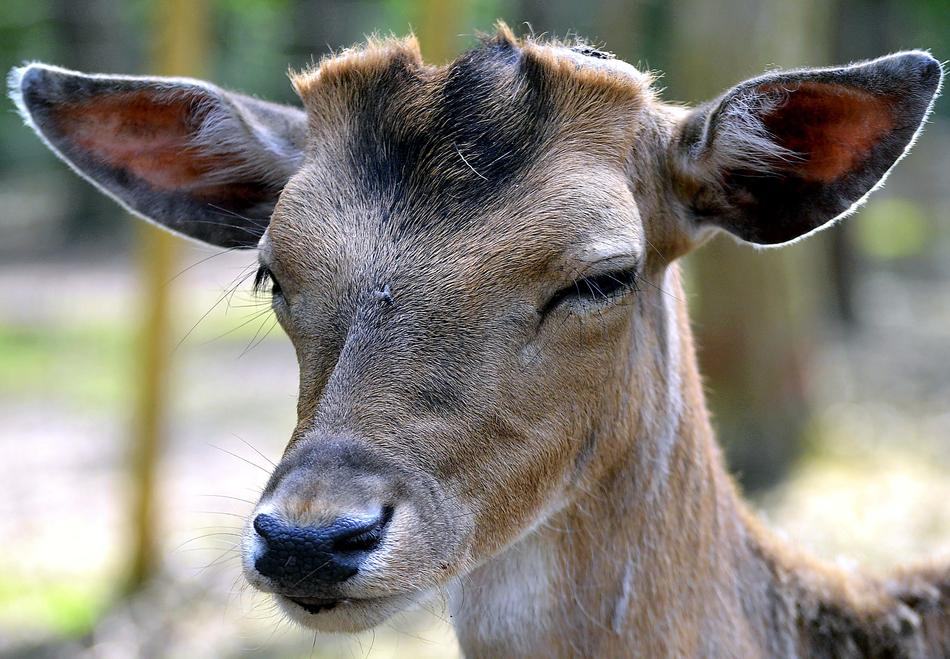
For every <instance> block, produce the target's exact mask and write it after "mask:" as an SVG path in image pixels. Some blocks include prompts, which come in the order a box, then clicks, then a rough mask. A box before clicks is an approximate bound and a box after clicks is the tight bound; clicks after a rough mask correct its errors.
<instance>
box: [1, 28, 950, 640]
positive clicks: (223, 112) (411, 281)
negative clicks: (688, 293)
mask: <svg viewBox="0 0 950 659" xmlns="http://www.w3.org/2000/svg"><path fill="white" fill-rule="evenodd" d="M942 75H943V72H942V68H941V66H940V65H939V64H938V62H937V61H936V60H935V59H934V58H932V57H931V56H930V55H929V54H927V53H925V52H917V51H915V52H903V53H898V54H895V55H890V56H887V57H882V58H880V59H877V60H874V61H869V62H863V63H859V64H854V65H851V66H844V67H839V68H824V69H811V70H794V71H776V72H771V73H768V74H766V75H763V76H761V77H758V78H754V79H751V80H748V81H746V82H743V83H741V84H739V85H738V86H736V87H734V88H733V89H731V90H729V91H727V92H726V93H725V94H723V95H722V96H721V97H719V98H718V99H716V100H714V101H712V102H710V103H707V104H705V105H702V106H699V107H697V108H695V109H688V108H685V107H682V106H678V105H670V104H665V103H663V102H661V101H660V100H659V98H658V94H657V92H656V91H655V90H654V88H653V87H652V86H651V78H650V76H649V75H647V74H644V73H641V72H639V71H637V70H636V69H634V68H633V67H631V66H629V65H628V64H625V63H623V62H621V61H618V60H616V59H613V58H612V57H611V56H610V55H609V54H606V53H602V52H599V51H597V50H594V49H592V48H589V47H585V46H583V45H578V44H564V43H558V42H553V41H552V42H543V41H540V40H536V39H533V38H526V39H519V38H516V37H515V36H514V35H513V34H512V33H511V32H510V31H509V30H508V29H507V28H505V27H504V26H502V27H500V28H499V30H498V32H497V34H496V35H494V36H492V37H487V38H485V39H484V40H483V42H482V43H481V45H480V46H478V47H476V48H474V49H473V50H471V51H470V52H468V53H466V54H464V55H462V56H461V57H459V58H458V59H457V60H455V61H454V62H452V63H450V64H448V65H446V66H441V67H437V66H430V65H427V64H425V63H424V62H423V61H422V58H421V57H420V54H419V49H418V47H417V44H416V42H415V40H414V39H413V38H411V37H410V38H407V39H403V40H398V39H382V40H370V41H369V42H368V43H367V44H366V45H365V46H364V47H361V48H356V49H352V50H347V51H344V52H342V53H340V54H338V55H336V56H333V57H329V58H327V59H325V60H324V61H322V62H321V63H320V64H319V65H318V66H316V67H314V68H312V69H310V70H306V71H303V72H300V73H297V74H295V75H293V76H292V81H293V85H294V88H295V89H296V92H297V94H298V95H299V97H300V99H301V101H302V104H303V109H297V108H292V107H284V106H279V105H275V104H271V103H268V102H265V101H261V100H258V99H255V98H251V97H248V96H244V95H240V94H236V93H232V92H229V91H225V90H222V89H220V88H218V87H215V86H213V85H211V84H208V83H205V82H200V81H197V80H190V79H177V78H176V79H172V78H144V77H125V76H107V75H86V74H82V73H77V72H73V71H67V70H64V69H61V68H56V67H53V66H47V65H44V64H30V65H28V66H25V67H23V68H19V69H16V70H14V71H13V72H12V74H11V78H10V82H11V90H12V96H13V98H14V100H15V101H16V103H17V105H18V107H19V109H20V111H21V113H22V115H23V117H24V119H25V120H26V122H27V123H28V124H29V125H30V126H31V127H32V128H33V129H34V130H35V131H36V132H37V133H38V134H39V135H40V137H41V138H42V139H43V140H44V141H45V142H46V144H47V145H48V146H49V147H50V148H51V149H52V150H53V151H55V152H56V154H57V155H59V157H61V158H62V159H63V160H65V161H66V162H67V163H68V164H69V165H70V166H71V167H72V168H73V169H75V170H76V172H77V173H78V174H80V175H81V176H83V177H85V178H87V179H88V180H89V181H90V182H92V183H93V184H94V185H96V186H98V187H99V188H100V189H101V190H102V191H103V192H105V193H106V194H108V195H110V196H111V197H113V198H114V199H116V200H117V201H118V202H119V203H120V204H122V205H123V206H124V207H125V208H127V209H128V210H129V211H131V212H133V213H135V214H136V215H139V216H141V217H143V218H145V219H147V220H149V221H152V222H156V223H158V224H160V225H162V226H164V227H166V228H167V229H169V230H171V231H173V232H176V233H178V234H181V235H183V236H186V237H190V238H193V239H197V240H200V241H204V242H207V243H211V244H214V245H218V246H223V247H237V248H248V249H255V248H256V250H257V254H258V258H259V260H260V270H259V273H258V278H257V284H258V286H260V287H264V288H269V290H270V293H271V294H272V298H273V309H274V312H275V313H276V315H277V318H278V319H279V321H280V323H281V325H282V326H283V328H284V329H285V330H286V333H287V334H288V336H289V337H290V339H291V341H292V342H293V345H294V347H295V348H296V352H297V357H298V362H299V366H300V383H299V402H298V422H297V426H296V429H295V431H294V433H293V435H292V437H291V438H290V441H289V444H288V445H287V448H286V450H285V452H284V455H283V457H282V458H281V460H280V463H279V465H278V466H277V467H276V469H275V470H274V472H273V474H272V476H271V478H270V480H269V482H268V484H267V486H266V488H265V490H264V492H263V494H262V496H261V499H260V502H259V504H258V505H257V507H256V509H255V510H254V512H253V514H252V515H251V518H250V519H249V522H248V525H247V528H246V530H245V533H244V539H243V563H244V572H245V575H246V577H247V579H248V581H249V582H250V583H251V584H253V585H254V586H255V587H256V588H258V589H260V590H262V591H264V592H266V593H272V594H273V597H274V598H275V599H276V601H277V602H278V603H279V605H280V607H281V608H282V609H283V611H285V612H286V614H287V615H288V616H290V617H291V618H293V619H294V620H296V621H297V622H299V623H300V624H301V625H304V626H306V627H309V628H311V629H314V630H319V631H325V632H355V631H359V630H363V629H367V628H370V627H372V626H374V625H378V624H380V623H381V622H383V621H385V620H386V619H387V618H389V617H390V616H391V615H393V614H394V613H396V612H398V611H400V610H402V609H404V608H406V607H409V606H411V605H413V604H416V603H418V602H420V601H421V600H423V599H425V598H427V597H430V596H432V595H433V594H437V593H439V592H442V593H443V594H445V595H446V596H447V598H448V600H449V605H450V611H451V615H452V619H453V622H454V626H455V629H456V632H457V635H458V638H459V641H460V644H461V646H462V648H463V650H464V652H465V653H466V655H468V656H472V657H515V656H538V657H553V656H564V657H566V656H590V657H633V656H636V657H743V658H746V657H857V656H871V657H948V656H950V568H948V567H937V566H928V567H921V568H917V569H913V570H911V569H907V570H904V571H900V572H897V573H895V574H893V575H891V576H889V577H888V578H880V579H879V578H875V577H871V576H867V575H863V574H858V573H846V572H843V571H841V570H839V569H838V568H835V567H831V566H828V565H823V564H820V563H818V562H817V561H815V560H813V559H810V558H808V557H806V556H803V555H801V554H800V553H799V552H798V551H796V550H794V549H793V548H790V547H786V546H784V545H783V544H782V543H781V542H779V541H778V540H776V538H775V536H774V535H773V534H772V533H770V532H769V531H768V530H766V529H765V528H764V527H763V526H762V525H760V523H759V522H757V521H756V519H755V518H754V516H753V515H752V514H750V512H749V510H748V508H747V506H746V505H745V504H744V503H743V502H742V500H741V498H740V496H739V495H738V494H737V490H736V487H735V486H734V484H733V481H732V480H731V478H730V477H729V475H728V474H727V471H726V469H725V467H724V465H723V459H722V456H721V453H720V450H719V447H718V446H717V443H716V441H715V439H714V437H713V433H712V431H711V428H710V421H709V415H708V413H707V410H706V406H705V403H704V399H703V390H702V385H701V383H700V377H699V374H698V372H697V366H696V359H695V355H694V347H693V342H692V338H691V334H690V327H689V322H688V320H687V315H686V308H685V306H684V303H683V299H684V296H683V290H682V285H681V277H680V274H679V270H678V267H677V265H676V260H677V258H678V257H680V256H682V255H684V254H685V253H687V252H688V251H690V250H691V249H693V248H695V247H697V246H699V245H700V244H701V243H702V242H703V241H704V240H705V239H706V237H707V236H708V235H710V233H712V232H714V231H717V230H721V231H726V232H729V233H731V234H732V235H733V236H735V237H736V238H737V239H739V240H741V241H746V242H749V243H753V244H756V245H778V244H783V243H788V242H792V241H795V240H797V239H799V238H802V237H803V236H806V235H808V234H810V233H812V232H814V231H817V230H818V229H821V228H823V227H826V226H829V225H830V224H832V223H833V222H834V221H836V220H838V219H839V218H841V217H843V216H845V215H847V214H848V213H850V212H851V211H853V210H854V208H855V207H856V206H857V205H858V204H860V203H861V202H862V201H863V200H864V198H865V197H866V196H867V195H868V194H869V193H870V192H871V191H872V190H873V189H874V188H875V187H877V186H878V185H879V184H880V183H881V181H883V180H884V178H885V177H886V176H887V173H888V171H889V170H890V169H891V167H892V166H893V165H894V164H895V163H896V162H897V161H898V160H900V158H901V157H903V155H904V154H905V153H906V152H907V150H908V149H909V147H910V146H911V144H912V143H913V142H914V139H915V138H916V136H917V135H918V133H919V131H920V129H921V125H922V123H923V122H924V120H925V118H926V116H927V114H928V112H929V110H930V108H931V106H932V104H933V100H934V98H935V96H936V94H937V92H938V90H939V88H940V84H941V80H942ZM237 218H240V219H237Z"/></svg>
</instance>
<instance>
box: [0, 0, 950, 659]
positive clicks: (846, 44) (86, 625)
mask: <svg viewBox="0 0 950 659" xmlns="http://www.w3.org/2000/svg"><path fill="white" fill-rule="evenodd" d="M497 18H502V19H504V20H505V21H507V22H508V23H509V24H510V25H511V26H512V27H514V28H515V30H516V31H518V32H522V33H525V32H529V31H533V32H535V33H536V34H550V35H554V36H560V37H564V36H568V35H573V34H578V35H582V36H585V37H588V38H589V39H590V40H591V42H592V43H593V44H595V45H597V46H601V47H603V48H605V49H607V50H610V51H612V52H615V53H616V54H617V55H618V56H619V57H622V58H624V59H626V60H628V61H630V62H632V63H635V64H638V65H639V66H640V67H641V68H644V69H650V70H655V71H661V72H663V76H662V77H661V78H660V81H659V83H658V84H659V85H660V86H661V87H663V88H664V89H665V92H664V96H665V97H666V98H667V99H668V100H679V101H688V102H698V101H701V100H703V99H706V98H709V97H712V96H714V95H716V94H718V93H719V92H720V91H722V90H723V89H725V88H726V87H727V86H729V85H731V84H734V83H735V82H737V81H739V80H741V79H743V78H746V77H749V76H752V75H756V74H758V73H760V72H762V71H763V70H765V69H767V68H769V67H775V66H781V67H793V66H803V65H816V66H817V65H826V64H831V63H840V62H847V61H849V60H855V59H861V58H869V57H874V56H878V55H881V54H884V53H887V52H890V51H894V50H898V49H901V48H929V49H931V50H932V51H933V53H934V55H935V56H936V57H938V58H947V57H950V2H948V0H798V1H797V2H787V1H785V0H758V1H753V0H717V1H716V2H710V1H708V0H609V1H608V0H588V1H586V2H583V3H578V2H569V1H567V0H560V1H554V0H518V1H512V2H501V1H500V0H468V1H465V0H431V1H421V0H420V1H418V2H413V1H410V0H3V3H2V4H0V65H2V67H3V68H4V70H6V69H8V68H9V67H10V66H13V65H17V64H20V63H22V62H23V61H25V60H43V61H48V62H53V63H56V64H59V65H62V66H65V67H69V68H74V69H81V70H89V71H104V72H118V73H138V74H145V73H165V74H176V75H193V76H200V77H207V78H209V79H211V80H213V81H215V82H217V83H219V84H221V85H223V86H227V87H231V88H235V89H239V90H242V91H245V92H249V93H252V94H255V95H258V96H261V97H266V98H269V99H273V100H277V101H284V102H288V103H293V102H294V101H295V99H294V96H293V93H292V90H291V88H290V85H289V84H288V80H287V77H286V75H285V72H286V70H287V67H288V66H293V67H301V66H304V65H307V64H308V63H310V62H312V61H315V60H319V58H320V57H321V56H322V55H324V54H325V53H327V52H330V51H331V50H334V49H339V48H341V47H345V46H348V45H351V44H353V43H355V42H358V41H360V40H361V39H362V38H363V36H364V35H365V34H368V33H371V32H379V33H388V32H390V31H391V32H395V33H397V34H402V33H405V32H407V31H409V30H410V29H413V30H414V31H415V32H416V33H417V35H418V36H419V38H420V40H421V43H422V49H423V52H424V53H425V55H426V57H427V58H428V59H429V60H430V61H435V62H439V61H445V60H447V59H448V58H450V57H451V56H453V55H455V54H457V53H458V52H460V51H461V50H464V49H465V48H468V47H471V46H472V45H473V44H474V36H473V35H474V34H475V32H476V31H478V30H481V31H489V30H491V28H492V23H493V21H494V20H495V19H497ZM4 102H5V103H6V105H4V108H3V109H4V111H3V112H2V113H0V418H2V419H3V423H2V425H0V566H2V568H0V655H2V656H5V657H74V656H83V657H133V656H136V657H250V656H256V657H337V656H343V657H348V656H354V657H414V658H416V657H452V656H456V655H457V653H458V650H457V647H456V644H455V641H454V639H453V637H452V633H451V630H450V628H449V627H448V625H447V623H446V618H447V614H446V612H445V610H444V607H443V604H442V603H441V602H434V603H432V604H431V605H429V606H427V607H425V609H424V610H422V611H418V612H415V613H409V614H406V615H404V616H402V617H401V618H400V619H397V620H396V621H393V622H391V623H390V624H387V625H386V626H384V627H382V628H380V629H379V630H377V631H375V632H370V633H367V634H363V635H361V636H359V637H356V638H325V637H319V638H315V637H314V636H313V635H312V634H308V633H306V632H304V631H301V630H299V629H296V628H292V627H290V626H289V625H288V624H287V623H285V622H282V621H281V619H280V617H279V615H278V614H277V613H276V612H275V611H274V610H273V608H272V607H271V605H270V604H269V603H268V602H267V600H266V599H264V598H262V597H260V596H256V595H254V594H253V593H250V592H248V591H246V590H245V589H244V588H243V584H242V579H241V576H240V568H239V561H238V557H237V552H236V550H235V542H236V540H237V536H236V535H235V533H236V529H239V528H240V526H241V523H242V517H243V515H244V513H246V512H247V511H248V510H249V509H250V508H251V506H252V502H253V501H254V500H255V499H256V497H257V493H258V492H259V491H260V488H261V487H262V486H263V484H264V481H265V479H266V477H267V473H268V471H269V469H270V464H269V462H270V461H276V460H277V458H278V457H279V455H280V453H281V450H282V448H283V445H284V442H285V441H286V439H287V437H288V436H289V433H290V430H291V428H292V426H293V423H294V399H295V393H296V365H295V360H294V356H293V351H292V349H291V346H290V344H289V342H288V341H287V339H286V337H285V336H283V334H282V332H281V330H280V329H279V327H275V322H274V320H273V318H272V316H271V315H270V313H269V311H267V306H266V304H262V303H263V302H264V301H263V300H261V299H256V298H254V297H253V296H252V295H251V293H250V285H249V282H248V281H247V279H246V277H247V275H248V274H249V273H250V272H251V270H250V269H249V268H251V267H252V264H253V262H254V256H253V254H250V253H233V252H232V253H221V252H220V251H218V250H214V249H211V248H201V247H198V246H195V245H191V244H184V243H183V242H178V241H175V240H168V239H165V238H162V237H160V236H159V235H157V234H156V232H154V231H153V230H152V229H150V228H148V227H146V226H145V225H144V223H141V222H137V221H133V220H132V219H130V218H129V217H128V216H127V214H125V213H124V212H122V211H121V210H120V209H119V207H118V206H116V205H115V204H113V203H112V202H110V201H108V200H107V199H106V198H104V197H102V196H101V195H100V194H99V193H97V192H96V191H94V190H93V188H92V187H91V186H89V185H88V184H86V183H84V182H82V181H81V180H80V179H79V178H78V177H76V176H75V175H73V174H72V173H71V172H70V171H69V170H68V169H67V167H66V166H65V165H63V164H62V163H60V162H58V161H56V160H55V159H54V157H53V156H52V155H51V154H50V153H49V152H48V151H47V150H46V149H45V148H44V147H43V146H42V145H41V143H40V141H39V140H38V139H36V137H35V136H34V135H33V134H32V133H31V132H30V131H29V130H28V129H26V128H25V127H23V125H22V122H21V121H20V119H19V118H18V117H17V115H16V114H15V112H14V110H13V107H12V104H11V103H9V102H7V101H4ZM948 216H950V100H948V99H947V98H944V99H943V100H941V101H938V103H937V106H936V112H935V115H934V116H933V117H932V118H931V121H930V126H929V127H928V128H927V131H926V133H925V134H924V136H923V138H922V139H921V140H920V143H919V144H918V145H917V146H916V148H915V150H914V152H913V153H912V154H911V155H910V156H909V157H908V158H907V159H906V160H905V161H904V162H903V163H902V164H901V165H900V166H899V167H898V168H897V170H896V171H895V172H894V174H893V175H892V177H891V178H890V181H889V183H888V185H887V187H886V188H885V189H883V190H881V191H879V192H878V193H876V195H875V196H873V197H872V199H871V200H870V202H869V203H868V204H867V205H866V206H865V207H864V208H863V209H862V210H861V211H860V212H858V213H857V214H856V215H855V216H853V217H852V218H850V219H849V220H848V221H847V222H846V223H844V224H841V225H839V226H837V227H835V228H834V229H831V230H828V231H825V232H824V233H822V234H820V235H819V236H817V237H815V238H813V239H812V240H810V241H808V242H807V243H805V244H800V245H796V246H794V247H791V248H789V249H786V250H784V251H764V252H755V251H752V250H751V249H748V248H742V247H739V246H737V245H735V244H733V243H732V242H731V241H729V240H725V239H721V240H716V241H714V242H713V243H712V244H710V245H708V246H707V247H706V248H704V250H703V251H702V252H700V253H698V254H696V255H693V256H690V257H689V258H688V259H687V268H688V278H689V297H690V300H689V301H690V305H691V307H692V309H693V318H694V322H695V326H696V331H697V334H698V339H699V344H700V346H701V349H702V353H701V359H702V362H703V370H704V372H705V374H706V384H707V389H708V391H709V394H710V404H711V407H712V409H713V412H714V415H715V422H716V425H717V427H718V429H719V431H720V436H721V437H722V439H723V441H724V443H725V444H726V446H727V450H728V455H729V460H730V468H731V469H732V470H733V472H734V473H736V474H737V477H738V478H739V479H740V481H741V482H742V484H743V486H744V488H745V490H746V491H747V492H748V493H749V494H750V496H751V497H752V498H753V501H754V503H755V505H756V506H757V507H758V508H759V509H760V510H761V511H762V513H763V515H764V516H765V517H766V518H767V519H769V521H770V522H771V523H772V524H773V525H774V526H776V527H779V528H781V529H782V532H783V533H784V534H785V535H787V536H788V537H789V538H790V539H791V540H792V541H793V542H796V543H798V544H800V545H803V546H805V547H807V548H809V549H811V550H812V551H814V552H816V553H818V554H819V555H821V556H823V557H825V558H828V559H839V557H841V556H847V559H841V560H856V561H860V562H862V563H866V564H869V565H871V566H872V567H875V568H881V569H883V568H886V567H887V566H889V565H892V564H894V563H896V562H898V561H901V562H903V561H909V560H914V559H921V558H924V557H927V556H930V555H933V554H934V553H935V552H940V551H944V552H945V553H946V551H947V549H948V548H950V503H948V502H950V217H948Z"/></svg>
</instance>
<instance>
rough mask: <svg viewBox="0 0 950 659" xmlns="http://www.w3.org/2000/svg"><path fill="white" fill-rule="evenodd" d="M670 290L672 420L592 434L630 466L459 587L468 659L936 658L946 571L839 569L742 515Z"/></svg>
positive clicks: (608, 472)
mask: <svg viewBox="0 0 950 659" xmlns="http://www.w3.org/2000/svg"><path fill="white" fill-rule="evenodd" d="M666 286H667V288H666V290H667V292H668V293H670V296H669V299H670V300H674V302H668V303H667V304H669V305H670V306H671V307H674V308H672V309H669V310H670V311H671V312H672V313H670V314H668V316H667V317H669V318H675V321H674V322H673V323H672V324H671V326H670V327H668V328H666V330H667V331H666V332H665V336H666V337H667V338H668V340H669V341H670V344H668V345H667V346H666V350H665V351H663V350H661V351H660V352H665V353H666V354H667V355H671V356H675V357H677V359H675V361H673V362H671V364H672V367H671V368H668V369H666V374H665V377H663V378H661V379H662V380H665V381H666V382H667V384H675V385H678V388H676V389H673V388H668V389H667V390H666V394H667V395H665V396H661V397H660V399H659V400H656V401H653V405H652V407H654V410H653V414H656V413H657V412H659V411H662V412H665V413H666V415H667V416H665V417H663V416H660V415H657V416H653V418H650V416H652V415H651V414H650V413H647V414H646V415H644V414H642V413H641V414H633V415H631V416H629V417H628V418H626V422H625V423H620V424H617V426H616V428H615V429H614V430H615V434H614V435H613V436H604V437H601V438H600V439H599V440H598V441H599V442H605V441H606V442H614V443H617V444H619V445H621V446H623V447H625V450H623V451H622V454H623V455H625V456H626V458H627V459H626V460H625V461H622V462H621V463H620V464H613V465H610V466H609V467H607V466H601V467H600V468H599V469H598V468H597V465H596V464H595V465H592V466H591V468H590V469H589V473H592V474H596V476H594V480H593V482H591V480H589V479H581V483H580V484H579V485H578V486H577V487H576V488H575V496H573V497H571V498H570V501H569V503H567V504H566V505H565V506H564V507H563V508H562V509H561V510H560V511H558V512H557V513H555V514H554V515H552V517H551V518H549V519H548V520H547V521H546V522H545V523H544V524H542V525H540V526H539V527H538V528H536V529H533V530H532V531H531V532H530V533H529V534H527V536H525V537H524V538H522V539H521V540H520V541H519V542H518V543H516V544H515V545H514V546H513V547H511V548H510V549H508V550H507V551H505V552H504V553H502V554H501V555H499V556H497V557H496V558H494V559H493V560H491V561H489V562H488V563H486V564H485V565H483V566H481V567H480V568H478V569H477V570H475V571H474V572H473V573H471V574H469V575H468V576H466V577H465V578H464V580H463V581H462V582H461V583H459V584H457V585H456V586H455V588H454V590H453V592H452V611H453V623H454V625H455V628H456V632H457V634H458V637H459V641H460V643H461V645H462V648H463V650H464V651H465V654H466V656H469V657H498V656H506V657H515V656H537V657H551V656H561V657H566V656H599V657H651V658H652V657H743V658H747V657H777V656H782V657H822V656H827V657H839V656H841V657H850V656H854V657H863V656H895V657H902V656H921V657H929V656H934V657H936V656H945V655H942V654H941V652H943V651H945V650H946V649H947V648H948V646H947V645H942V646H941V645H940V643H944V644H946V643H948V641H947V640H945V639H948V637H950V626H948V621H950V617H948V616H947V613H946V608H947V602H948V600H950V579H948V574H946V572H947V571H946V570H944V571H943V572H940V571H934V573H933V574H932V575H929V578H923V579H922V578H921V574H922V573H919V572H918V573H915V578H916V582H915V581H914V580H913V579H911V578H904V579H898V580H895V581H893V582H890V583H884V582H878V581H875V580H872V579H870V578H866V577H863V576H861V575H851V574H844V573H842V572H841V571H838V570H835V569H832V568H830V567H828V566H824V565H821V564H819V563H817V562H815V561H812V560H810V559H808V558H807V557H802V556H800V555H798V554H797V553H794V552H792V551H790V550H789V549H787V548H785V547H783V546H782V545H781V544H780V543H778V542H777V541H776V540H775V538H774V537H773V536H772V534H771V533H769V532H768V530H766V529H764V528H763V527H762V526H761V525H760V524H759V522H758V521H757V520H756V519H755V518H754V516H753V515H751V514H750V513H749V512H748V511H747V509H746V507H745V504H744V502H743V501H742V500H741V498H740V496H739V495H738V493H737V491H736V488H735V486H734V484H733V481H732V479H731V478H730V477H729V476H728V475H727V473H726V470H725V467H724V463H723V460H722V457H721V455H720V451H719V448H718V445H717V443H716V441H715V438H714V435H713V432H712V429H711V426H710V422H709V415H708V412H707V410H706V407H705V401H704V397H703V394H702V388H701V384H700V379H699V375H698V371H697V367H696V360H695V353H694V348H693V344H692V337H691V333H690V331H689V326H688V321H687V318H686V311H685V303H683V302H682V300H683V299H684V298H683V295H682V289H681V286H680V283H679V276H678V273H676V271H675V270H673V271H672V272H671V274H670V275H669V276H668V277H667V279H666ZM660 334H661V335H663V334H664V332H661V333H660ZM657 389H661V388H660V387H657ZM628 405H633V401H632V400H631V401H629V402H628ZM644 432H648V433H650V432H652V433H653V434H652V435H648V436H644V435H643V434H642V433H644ZM594 462H595V461H594ZM921 594H925V597H924V599H927V603H926V606H921V605H920V602H919V601H918V599H915V598H916V597H919V596H920V595H921ZM928 598H929V599H928ZM915 602H916V607H917V609H920V610H919V611H916V610H914V606H915ZM908 603H909V604H910V606H909V605H908ZM928 637H929V640H928ZM928 642H929V643H930V646H928ZM941 648H942V649H941Z"/></svg>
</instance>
